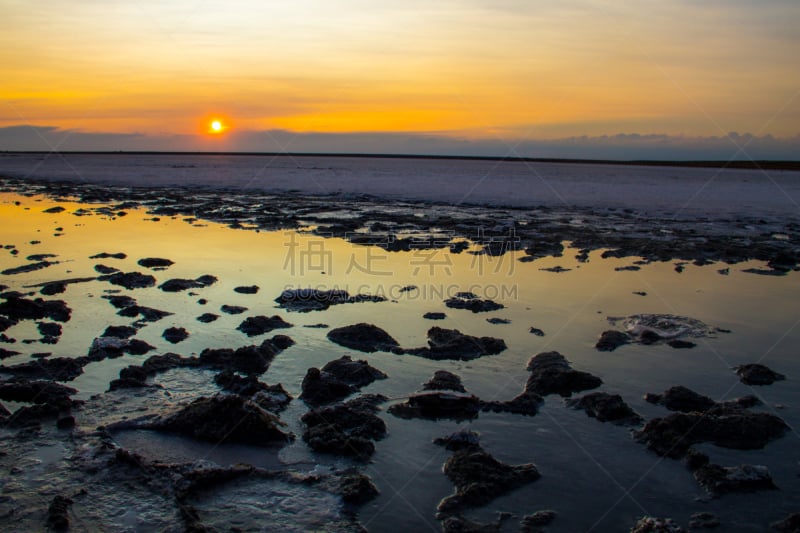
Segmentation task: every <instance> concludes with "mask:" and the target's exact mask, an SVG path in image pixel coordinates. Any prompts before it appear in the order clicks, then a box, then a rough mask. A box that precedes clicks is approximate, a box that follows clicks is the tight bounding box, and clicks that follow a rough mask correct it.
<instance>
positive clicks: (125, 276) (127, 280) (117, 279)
mask: <svg viewBox="0 0 800 533" xmlns="http://www.w3.org/2000/svg"><path fill="white" fill-rule="evenodd" d="M97 279H98V280H100V281H108V282H109V283H111V284H113V285H119V286H121V287H125V288H126V289H128V290H133V289H145V288H147V287H152V286H153V285H155V284H156V278H154V277H153V276H151V275H149V274H142V273H141V272H116V273H114V274H107V275H104V276H100V277H99V278H97Z"/></svg>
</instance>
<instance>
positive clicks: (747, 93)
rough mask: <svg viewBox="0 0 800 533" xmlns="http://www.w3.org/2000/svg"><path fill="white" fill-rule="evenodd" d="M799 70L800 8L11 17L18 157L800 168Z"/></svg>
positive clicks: (328, 7)
mask: <svg viewBox="0 0 800 533" xmlns="http://www.w3.org/2000/svg"><path fill="white" fill-rule="evenodd" d="M798 57H800V2H798V1H797V0H777V1H760V2H757V1H755V0H753V1H751V0H724V1H723V0H707V1H703V2H697V1H695V0H675V1H669V2H664V1H663V0H662V1H659V2H650V1H641V0H640V1H636V2H633V1H631V2H611V1H606V0H564V1H558V2H556V1H536V0H459V1H455V0H441V1H437V2H430V1H429V0H426V1H421V0H402V1H400V0H389V1H381V2H375V1H369V2H368V1H361V0H337V1H331V0H329V1H322V0H295V1H292V2H273V1H242V0H228V1H225V2H222V1H219V0H209V1H204V0H196V1H184V0H178V1H170V2H166V1H153V0H141V1H128V0H103V1H101V0H71V1H70V2H55V1H51V0H39V1H36V2H31V1H29V0H25V1H16V0H0V67H1V68H2V74H3V82H2V85H0V102H2V103H1V104H0V150H4V149H26V148H27V149H47V145H48V144H53V145H58V146H59V147H60V148H62V149H69V148H72V149H159V147H164V148H165V149H196V150H252V151H258V150H259V149H262V148H263V150H274V149H275V147H276V146H277V147H278V149H282V144H281V143H282V141H280V140H278V136H277V135H278V134H279V137H280V139H283V140H286V141H287V142H289V141H292V142H293V143H294V144H293V148H294V149H296V150H299V151H302V150H304V149H313V148H314V147H315V146H316V145H315V144H314V142H312V140H313V139H317V140H319V139H323V140H324V141H325V142H323V145H324V146H328V147H329V149H331V150H334V151H335V150H337V147H338V148H341V149H342V150H345V151H359V150H358V145H359V141H358V140H359V139H363V138H364V135H363V134H375V136H372V137H370V136H369V135H368V136H367V137H368V138H371V139H373V141H374V142H373V143H372V144H371V146H375V145H377V148H375V150H377V151H381V148H385V151H398V150H401V151H402V150H403V148H402V146H404V144H403V143H405V146H409V144H408V143H411V145H410V146H412V147H413V143H414V141H415V140H423V141H424V139H431V138H432V139H435V140H436V142H439V143H440V146H441V150H445V151H447V150H451V151H458V146H461V147H462V151H466V152H469V151H470V150H471V149H474V150H475V151H477V152H480V151H481V150H484V151H492V150H494V151H500V152H503V151H505V150H506V149H509V147H510V148H513V147H522V148H525V149H526V150H527V151H534V152H535V151H536V147H537V146H539V147H541V146H547V145H548V143H550V144H551V145H554V144H553V143H556V142H559V143H561V144H564V143H568V142H573V143H578V144H581V143H583V144H590V143H595V144H596V143H597V142H601V143H603V142H606V143H608V142H611V143H614V142H622V144H623V145H625V143H628V144H630V142H629V141H625V139H628V140H630V139H635V142H641V138H642V136H644V138H646V139H654V138H660V139H664V138H666V139H668V141H669V142H670V143H679V144H680V143H683V144H688V143H690V142H694V141H695V140H697V139H698V138H700V140H701V141H702V142H711V141H709V139H713V140H714V142H717V143H722V144H723V145H725V144H727V146H728V147H729V148H736V147H737V146H738V145H737V143H736V142H735V141H734V142H731V140H730V139H728V138H727V134H728V133H729V132H738V133H739V134H740V135H745V134H751V135H752V136H754V137H752V138H753V139H755V140H756V142H755V143H754V144H753V145H752V146H756V145H759V143H760V144H762V145H769V146H771V145H772V144H776V145H777V144H781V145H782V146H784V145H785V146H788V147H789V148H787V149H788V150H790V151H791V150H794V149H795V148H796V147H797V146H798V145H800V142H798V135H800V61H798ZM213 120H218V121H220V123H221V125H222V126H223V127H222V128H221V131H218V132H215V131H212V130H211V126H210V125H211V122H212V121H213ZM18 126H36V128H27V130H28V131H27V132H25V131H24V128H18ZM618 134H626V135H625V136H619V135H618ZM632 134H633V135H632ZM607 136H610V137H607ZM653 136H655V137H653ZM380 139H384V144H381V142H379V141H380ZM398 139H402V142H399V141H398ZM597 139H600V141H598V140H597ZM609 139H611V140H610V141H609ZM615 139H616V141H615ZM620 139H621V141H620ZM262 142H263V146H262V145H261V144H260V143H262ZM631 142H632V141H631ZM325 143H327V144H325ZM421 144H422V145H424V144H425V143H424V142H422V143H421ZM324 146H323V147H324ZM448 146H450V148H448ZM489 147H494V148H489ZM291 149H292V146H290V148H289V150H290V151H291ZM371 150H372V148H371V147H370V148H369V150H367V151H371ZM496 155H505V154H504V153H498V154H496ZM521 155H533V156H536V155H542V156H547V155H550V154H548V153H525V154H521ZM795 158H798V159H800V154H798V155H797V156H796V157H795Z"/></svg>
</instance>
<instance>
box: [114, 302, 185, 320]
mask: <svg viewBox="0 0 800 533" xmlns="http://www.w3.org/2000/svg"><path fill="white" fill-rule="evenodd" d="M117 314H118V315H119V316H125V317H130V318H133V317H137V316H141V317H142V318H141V320H144V321H145V322H158V321H159V320H161V319H162V318H164V317H168V316H171V315H172V313H170V312H169V311H162V310H160V309H153V308H152V307H145V306H143V305H131V306H129V307H123V308H122V309H120V310H119V311H118V312H117Z"/></svg>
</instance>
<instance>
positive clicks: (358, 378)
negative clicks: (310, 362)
mask: <svg viewBox="0 0 800 533" xmlns="http://www.w3.org/2000/svg"><path fill="white" fill-rule="evenodd" d="M322 372H323V373H327V374H330V375H331V376H333V377H334V378H336V379H337V380H339V381H342V382H344V383H347V384H348V385H352V386H354V387H358V388H360V387H364V386H366V385H369V384H370V383H372V382H373V381H375V380H376V379H386V378H387V377H388V376H387V375H386V374H384V373H383V372H381V371H380V370H378V369H377V368H375V367H373V366H370V364H369V363H368V362H367V361H364V360H358V361H353V359H352V358H351V357H350V356H349V355H343V356H342V357H340V358H339V359H336V360H334V361H330V362H329V363H327V364H326V365H325V366H323V367H322Z"/></svg>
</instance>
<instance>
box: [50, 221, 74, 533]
mask: <svg viewBox="0 0 800 533" xmlns="http://www.w3.org/2000/svg"><path fill="white" fill-rule="evenodd" d="M52 209H55V208H52ZM52 209H48V210H47V211H49V212H56V213H57V212H58V211H52ZM60 209H61V210H62V211H63V210H64V208H63V207H61V208H60ZM72 503H73V501H72V500H71V499H70V498H67V497H66V496H61V495H60V494H59V495H58V496H56V497H55V498H53V501H51V502H50V506H49V507H48V508H47V526H48V527H50V528H51V529H54V530H55V531H66V530H68V529H69V508H70V506H71V505H72Z"/></svg>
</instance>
